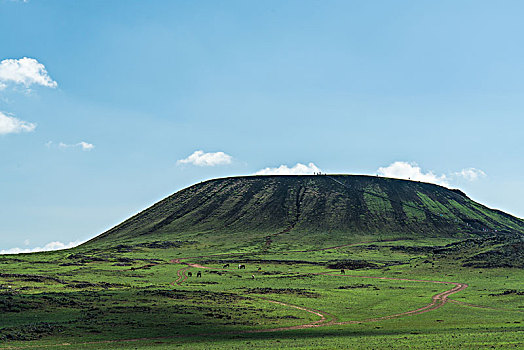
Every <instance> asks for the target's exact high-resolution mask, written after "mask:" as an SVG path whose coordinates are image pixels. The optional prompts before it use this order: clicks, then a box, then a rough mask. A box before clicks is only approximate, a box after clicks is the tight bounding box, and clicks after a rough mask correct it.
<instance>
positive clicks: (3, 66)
mask: <svg viewBox="0 0 524 350" xmlns="http://www.w3.org/2000/svg"><path fill="white" fill-rule="evenodd" d="M10 83H11V84H20V85H24V86H25V87H26V88H29V87H30V86H31V85H41V86H46V87H51V88H55V87H56V86H57V85H58V84H57V83H56V81H54V80H53V79H51V77H50V76H49V74H48V73H47V70H46V69H45V66H44V65H43V64H42V63H40V62H38V61H37V60H36V59H34V58H28V57H24V58H20V59H5V60H3V61H1V62H0V84H2V85H0V87H3V88H5V87H6V86H7V84H10Z"/></svg>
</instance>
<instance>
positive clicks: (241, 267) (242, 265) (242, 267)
mask: <svg viewBox="0 0 524 350" xmlns="http://www.w3.org/2000/svg"><path fill="white" fill-rule="evenodd" d="M238 268H239V269H245V268H246V265H244V264H240V265H238Z"/></svg>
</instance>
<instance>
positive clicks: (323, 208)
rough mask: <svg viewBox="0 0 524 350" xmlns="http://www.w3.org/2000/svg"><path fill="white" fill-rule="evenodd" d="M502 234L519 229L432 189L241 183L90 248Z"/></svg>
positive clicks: (370, 180)
mask: <svg viewBox="0 0 524 350" xmlns="http://www.w3.org/2000/svg"><path fill="white" fill-rule="evenodd" d="M501 231H502V232H504V231H505V232H519V233H522V232H524V221H523V220H521V219H519V218H516V217H513V216H511V215H509V214H506V213H503V212H501V211H498V210H493V209H489V208H487V207H485V206H483V205H481V204H479V203H477V202H474V201H472V200H471V199H469V198H468V197H467V196H466V195H465V194H464V193H462V192H461V191H459V190H450V189H447V188H445V187H442V186H438V185H434V184H429V183H422V182H415V181H407V180H400V179H391V178H383V177H375V176H362V175H311V176H244V177H228V178H221V179H214V180H209V181H205V182H202V183H198V184H195V185H193V186H190V187H188V188H185V189H183V190H181V191H178V192H176V193H175V194H173V195H171V196H169V197H167V198H165V199H164V200H162V201H160V202H158V203H156V204H154V205H153V206H151V207H150V208H147V209H145V210H144V211H142V212H140V213H138V214H137V215H135V216H133V217H131V218H130V219H128V220H126V221H124V222H123V223H121V224H119V225H117V226H115V227H114V228H112V229H110V230H108V231H107V232H105V233H103V234H101V235H99V236H98V237H95V238H94V239H93V240H91V241H90V242H88V243H87V244H88V245H89V244H93V243H95V242H96V243H104V244H112V243H117V242H122V241H127V242H129V241H133V240H139V241H148V240H151V241H155V240H159V239H160V240H166V239H189V238H192V239H196V240H198V237H199V235H205V236H207V237H211V236H212V235H213V234H216V235H217V237H221V238H220V239H223V237H224V235H225V236H231V237H238V238H239V239H243V237H247V238H248V239H255V240H256V239H260V237H265V236H266V235H274V234H279V233H281V234H284V233H285V234H286V236H288V237H290V236H294V235H296V237H297V239H298V238H300V237H304V235H306V236H310V235H320V236H323V237H326V238H328V236H329V235H336V236H340V235H342V236H359V235H381V236H386V237H394V236H395V235H400V236H403V237H406V236H431V237H435V236H439V235H442V236H445V237H450V236H463V235H470V234H474V235H483V234H489V233H490V232H501ZM257 237H258V238H257ZM329 240H330V241H332V240H331V239H329Z"/></svg>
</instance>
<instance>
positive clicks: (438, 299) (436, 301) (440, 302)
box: [171, 246, 468, 333]
mask: <svg viewBox="0 0 524 350" xmlns="http://www.w3.org/2000/svg"><path fill="white" fill-rule="evenodd" d="M339 247H341V246H339ZM339 247H335V248H339ZM324 249H325V248H324ZM184 259H190V258H184ZM181 260H182V259H174V260H171V262H172V263H178V264H180V263H182V262H181ZM183 264H186V265H188V266H187V267H185V268H182V269H180V270H178V271H177V275H178V276H179V277H178V279H177V280H176V281H175V282H172V283H171V284H174V283H176V284H178V285H182V283H183V282H184V281H186V280H187V276H186V275H185V272H186V270H187V269H189V267H194V268H201V269H214V270H225V269H220V268H210V267H206V266H202V265H200V264H193V263H183ZM181 275H182V276H181ZM316 275H325V276H339V277H352V278H370V279H380V280H391V281H406V282H423V283H439V284H450V285H454V287H453V288H451V289H449V290H446V291H444V292H441V293H438V294H435V295H434V296H433V297H432V301H431V303H429V304H427V305H425V306H422V307H420V308H418V309H414V310H409V311H405V312H401V313H398V314H393V315H387V316H382V317H376V318H369V319H366V320H362V321H346V322H337V321H336V318H335V317H334V316H331V315H330V316H331V320H330V321H329V322H327V315H328V314H327V313H325V312H323V311H319V310H313V309H308V308H305V307H301V306H297V305H293V304H288V303H284V302H280V301H275V300H271V299H268V298H263V297H259V299H262V300H265V301H267V302H271V303H276V304H280V305H282V306H286V307H292V308H296V309H299V310H303V311H306V312H309V313H312V314H315V315H317V316H319V317H320V319H319V320H318V321H316V322H313V323H308V324H303V325H298V326H289V327H279V328H273V329H261V330H252V331H245V333H254V332H256V333H259V332H276V331H284V330H291V329H303V328H311V327H319V326H328V325H344V324H360V323H368V322H377V321H382V320H389V319H392V318H398V317H402V316H410V315H417V314H421V313H424V312H429V311H433V310H436V309H438V308H440V307H442V306H444V304H446V303H447V302H448V301H450V300H449V299H448V297H449V296H450V295H452V294H455V293H458V292H460V291H463V290H464V289H466V288H467V287H468V285H467V284H466V283H458V282H444V281H432V280H419V279H409V278H395V277H377V276H359V275H345V274H344V275H343V274H333V273H317V274H316Z"/></svg>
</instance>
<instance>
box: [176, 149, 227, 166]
mask: <svg viewBox="0 0 524 350" xmlns="http://www.w3.org/2000/svg"><path fill="white" fill-rule="evenodd" d="M232 161H233V157H231V156H230V155H229V154H226V153H224V152H214V153H213V152H209V153H206V152H204V151H202V150H199V151H195V152H193V153H192V154H191V155H190V156H189V157H187V158H184V159H180V160H178V161H177V164H193V165H197V166H215V165H225V164H231V162H232Z"/></svg>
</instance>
